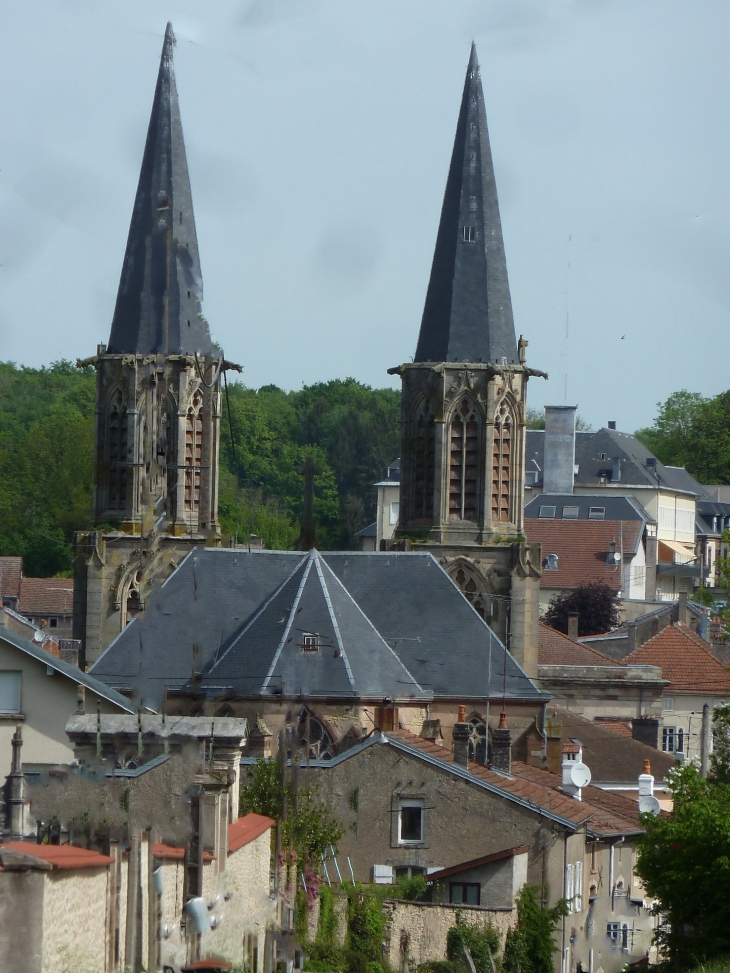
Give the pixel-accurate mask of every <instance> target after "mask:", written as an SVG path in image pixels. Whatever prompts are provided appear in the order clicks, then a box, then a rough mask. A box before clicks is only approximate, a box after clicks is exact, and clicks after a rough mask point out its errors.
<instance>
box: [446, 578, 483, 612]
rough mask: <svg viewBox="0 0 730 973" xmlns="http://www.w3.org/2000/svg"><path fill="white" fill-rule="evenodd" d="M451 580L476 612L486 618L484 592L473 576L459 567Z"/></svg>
mask: <svg viewBox="0 0 730 973" xmlns="http://www.w3.org/2000/svg"><path fill="white" fill-rule="evenodd" d="M452 580H453V581H454V582H455V583H456V586H457V588H459V590H460V591H461V593H462V594H463V595H464V597H465V598H466V600H467V601H468V602H470V603H471V604H472V605H473V606H474V609H475V611H476V612H477V614H479V615H480V616H481V617H482V618H483V619H485V620H486V617H487V604H486V598H485V597H484V593H483V592H482V591H480V589H479V585H478V584H477V582H476V580H475V579H474V577H473V576H472V575H470V574H467V572H466V571H465V570H464V569H463V568H459V569H458V570H457V572H456V574H455V575H454V576H453V579H452Z"/></svg>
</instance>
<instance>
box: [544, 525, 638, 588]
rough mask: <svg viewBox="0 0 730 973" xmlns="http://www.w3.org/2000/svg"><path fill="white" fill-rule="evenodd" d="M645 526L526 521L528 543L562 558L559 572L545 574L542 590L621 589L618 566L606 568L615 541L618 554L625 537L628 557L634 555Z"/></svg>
mask: <svg viewBox="0 0 730 973" xmlns="http://www.w3.org/2000/svg"><path fill="white" fill-rule="evenodd" d="M643 527H644V524H643V521H641V520H624V521H618V520H569V521H566V520H540V519H538V518H534V517H532V518H529V519H526V520H525V535H526V537H527V539H528V541H533V542H535V541H539V542H540V543H541V544H542V556H543V558H545V557H546V556H547V555H548V554H557V555H558V569H557V571H543V573H542V577H541V578H540V587H541V588H576V587H577V586H578V585H580V584H587V583H588V582H601V583H602V584H607V585H608V586H609V587H610V588H613V589H614V591H618V590H619V588H620V587H621V571H620V570H619V568H618V566H615V567H614V566H609V565H608V564H606V555H607V554H608V552H609V550H610V549H611V541H615V542H616V549H617V550H618V549H619V547H620V544H621V536H622V533H623V548H624V553H628V552H633V551H635V550H636V546H637V543H638V540H639V536H640V534H641V531H642V530H643Z"/></svg>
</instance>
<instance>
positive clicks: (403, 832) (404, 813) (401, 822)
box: [398, 804, 423, 845]
mask: <svg viewBox="0 0 730 973" xmlns="http://www.w3.org/2000/svg"><path fill="white" fill-rule="evenodd" d="M421 841H423V806H422V805H421V804H401V806H400V810H399V812H398V844H401V845H409V844H414V843H418V842H421Z"/></svg>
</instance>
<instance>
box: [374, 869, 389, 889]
mask: <svg viewBox="0 0 730 973" xmlns="http://www.w3.org/2000/svg"><path fill="white" fill-rule="evenodd" d="M373 882H374V884H375V885H392V884H393V866H392V865H373Z"/></svg>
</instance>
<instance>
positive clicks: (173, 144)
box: [108, 24, 214, 355]
mask: <svg viewBox="0 0 730 973" xmlns="http://www.w3.org/2000/svg"><path fill="white" fill-rule="evenodd" d="M174 45H175V35H174V34H173V32H172V24H168V25H167V30H166V31H165V41H164V44H163V45H162V57H161V59H160V71H159V74H158V76H157V87H156V89H155V99H154V102H153V104H152V115H151V117H150V124H149V128H148V130H147V142H146V144H145V149H144V157H143V159H142V171H141V173H140V176H139V185H138V186H137V198H136V199H135V202H134V211H133V213H132V222H131V224H130V227H129V238H128V240H127V250H126V253H125V255H124V266H123V267H122V276H121V280H120V282H119V292H118V294H117V303H116V307H115V309H114V319H113V321H112V330H111V335H110V338H109V346H108V351H109V352H110V353H114V354H118V353H128V354H134V353H136V354H163V355H174V354H185V353H188V354H191V353H192V352H194V351H197V352H200V353H201V354H207V355H212V354H213V353H214V352H213V345H212V342H211V338H210V332H209V330H208V324H207V322H206V321H205V319H204V318H203V316H202V310H201V303H200V302H201V300H202V297H203V279H202V276H201V273H200V258H199V256H198V239H197V236H196V233H195V219H194V217H193V201H192V196H191V193H190V177H189V176H188V164H187V160H186V158H185V145H184V142H183V133H182V124H181V122H180V108H179V106H178V101H177V88H176V86H175V68H174V65H173V58H172V55H173V47H174Z"/></svg>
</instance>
